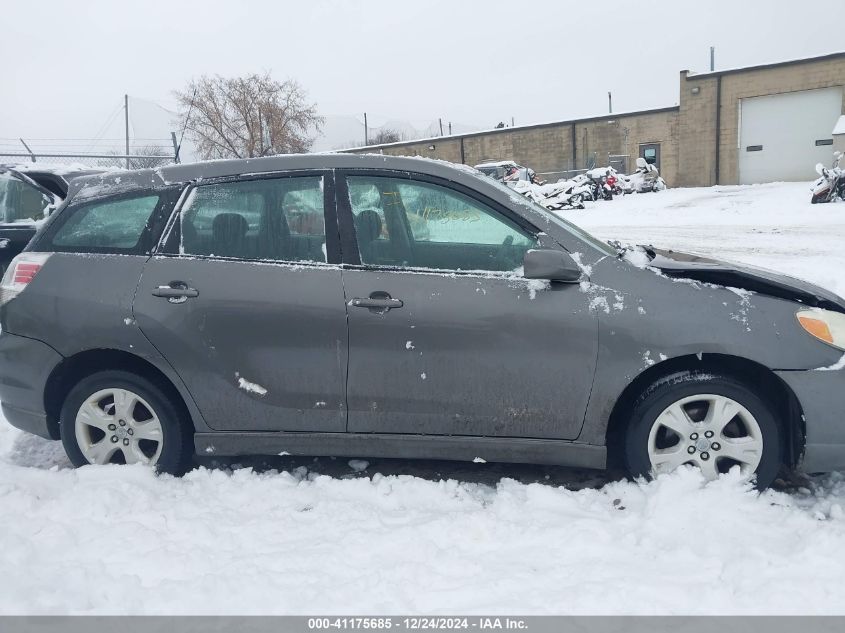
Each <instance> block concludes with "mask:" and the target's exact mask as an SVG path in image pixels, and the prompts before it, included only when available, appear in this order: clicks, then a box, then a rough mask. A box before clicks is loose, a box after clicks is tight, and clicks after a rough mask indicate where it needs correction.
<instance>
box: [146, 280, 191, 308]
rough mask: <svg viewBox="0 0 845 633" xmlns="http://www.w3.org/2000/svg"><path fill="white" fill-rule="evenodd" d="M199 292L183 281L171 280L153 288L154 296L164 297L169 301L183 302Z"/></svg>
mask: <svg viewBox="0 0 845 633" xmlns="http://www.w3.org/2000/svg"><path fill="white" fill-rule="evenodd" d="M199 294H200V293H199V290H197V289H196V288H190V287H189V286H188V284H186V283H185V282H184V281H171V282H170V285H168V286H158V287H157V288H153V296H154V297H165V298H166V299H167V300H168V301H169V302H170V303H184V302H185V301H187V300H188V299H192V298H194V297H198V296H199Z"/></svg>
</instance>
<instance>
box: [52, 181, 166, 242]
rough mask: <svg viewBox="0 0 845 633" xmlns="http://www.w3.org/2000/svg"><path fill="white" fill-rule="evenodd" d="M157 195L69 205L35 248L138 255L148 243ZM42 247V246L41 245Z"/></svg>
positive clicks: (157, 201)
mask: <svg viewBox="0 0 845 633" xmlns="http://www.w3.org/2000/svg"><path fill="white" fill-rule="evenodd" d="M160 202H161V196H160V195H158V194H148V195H139V196H133V197H129V198H120V199H108V200H97V201H92V202H87V203H82V204H79V205H73V204H71V205H70V206H69V207H67V208H66V209H65V210H64V212H63V213H61V214H60V216H59V217H57V218H56V221H55V222H54V224H53V225H52V226H51V227H50V229H51V230H50V231H49V233H48V235H46V236H45V239H44V240H43V241H42V242H41V243H40V244H39V250H53V251H58V252H93V253H122V254H140V253H143V252H145V251H146V250H147V248H148V247H150V246H152V244H151V237H150V234H151V228H152V222H153V214H154V212H155V210H156V208H157V207H158V206H159V203H160ZM45 247H46V248H45Z"/></svg>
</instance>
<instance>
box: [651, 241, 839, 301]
mask: <svg viewBox="0 0 845 633" xmlns="http://www.w3.org/2000/svg"><path fill="white" fill-rule="evenodd" d="M644 248H645V251H646V253H648V255H649V257H650V261H649V262H648V264H647V265H648V266H649V267H651V268H656V269H658V270H660V272H662V273H663V274H664V275H666V276H668V277H676V278H682V279H694V280H696V281H701V282H704V283H712V284H717V285H720V286H728V287H731V288H741V289H743V290H749V291H751V292H756V293H759V294H763V295H769V296H772V297H779V298H781V299H787V300H789V301H796V302H798V303H803V304H805V305H808V306H813V307H817V308H824V309H826V310H835V311H836V312H843V313H845V299H843V298H842V297H840V296H839V295H837V294H835V293H833V292H830V291H829V290H825V289H824V288H820V287H819V286H816V285H814V284H811V283H809V282H806V281H803V280H801V279H796V278H795V277H790V276H789V275H784V274H781V273H777V272H774V271H772V270H766V269H765V268H757V267H756V266H749V265H746V264H737V263H734V262H727V261H722V260H718V259H712V258H709V257H703V256H701V255H693V254H690V253H679V252H677V251H671V250H664V249H659V248H654V247H652V246H647V247H644Z"/></svg>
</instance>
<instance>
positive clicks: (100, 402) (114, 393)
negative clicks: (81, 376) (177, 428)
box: [74, 388, 164, 466]
mask: <svg viewBox="0 0 845 633" xmlns="http://www.w3.org/2000/svg"><path fill="white" fill-rule="evenodd" d="M74 430H75V434H76V441H77V443H78V445H79V449H80V451H82V455H83V456H84V457H85V459H86V460H88V463H90V464H110V463H113V464H137V463H140V464H146V465H150V466H152V465H154V464H155V463H156V462H157V461H158V458H159V456H160V455H161V450H162V447H163V445H164V439H163V432H162V428H161V422H160V420H159V418H158V415H157V414H156V412H155V411H154V410H153V408H152V406H150V404H149V403H148V402H147V401H146V400H144V399H143V398H142V397H141V396H139V395H138V394H137V393H134V392H133V391H130V390H128V389H122V388H114V389H101V390H100V391H97V392H96V393H94V394H92V395H91V396H89V397H88V398H86V400H85V401H84V402H83V403H82V405H81V406H80V407H79V410H78V412H77V414H76V419H75V423H74Z"/></svg>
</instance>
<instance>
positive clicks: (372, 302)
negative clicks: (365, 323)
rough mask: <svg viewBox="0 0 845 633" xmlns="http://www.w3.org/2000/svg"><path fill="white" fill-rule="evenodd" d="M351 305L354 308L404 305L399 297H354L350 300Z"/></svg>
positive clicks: (386, 308)
mask: <svg viewBox="0 0 845 633" xmlns="http://www.w3.org/2000/svg"><path fill="white" fill-rule="evenodd" d="M352 305H353V306H354V307H356V308H378V309H380V310H390V309H391V308H401V307H402V306H403V305H405V304H404V303H403V302H402V300H401V299H392V298H388V299H380V298H379V299H361V298H360V297H356V298H355V299H353V300H352Z"/></svg>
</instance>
